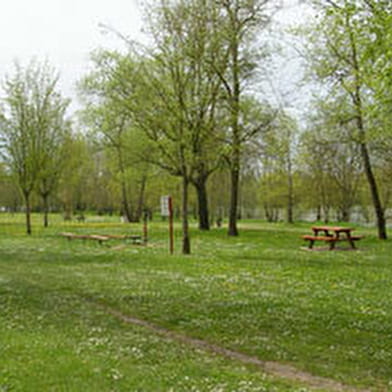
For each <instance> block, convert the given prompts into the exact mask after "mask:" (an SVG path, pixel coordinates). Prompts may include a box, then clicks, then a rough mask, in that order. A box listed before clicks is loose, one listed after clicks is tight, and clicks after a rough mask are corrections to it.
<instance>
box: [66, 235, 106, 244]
mask: <svg viewBox="0 0 392 392" xmlns="http://www.w3.org/2000/svg"><path fill="white" fill-rule="evenodd" d="M60 235H61V236H62V237H65V238H68V240H73V239H80V240H94V241H98V242H99V243H100V244H102V243H103V242H105V241H108V240H109V238H107V237H106V236H102V235H97V234H74V233H60Z"/></svg>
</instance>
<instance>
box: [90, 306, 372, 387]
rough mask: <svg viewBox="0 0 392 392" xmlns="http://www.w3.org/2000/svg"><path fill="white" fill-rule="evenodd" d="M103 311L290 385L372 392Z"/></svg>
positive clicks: (106, 308) (111, 309)
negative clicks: (282, 380) (253, 367)
mask: <svg viewBox="0 0 392 392" xmlns="http://www.w3.org/2000/svg"><path fill="white" fill-rule="evenodd" d="M96 305H98V306H99V307H100V308H101V309H103V310H104V311H105V312H107V313H109V314H111V315H112V316H114V317H116V318H117V319H119V320H121V321H123V322H125V323H128V324H132V325H138V326H141V327H144V328H146V329H148V330H150V331H152V332H155V333H158V334H159V335H162V336H164V337H166V338H168V339H172V340H175V341H177V342H181V343H185V344H187V345H190V346H193V347H196V348H199V349H203V350H205V351H209V352H212V353H215V354H218V355H222V356H224V357H226V358H230V359H233V360H237V361H240V362H242V363H244V364H251V365H255V366H257V367H259V368H261V370H263V371H264V372H266V373H268V374H270V375H272V376H276V377H279V378H283V379H286V380H289V381H295V382H300V383H303V384H304V385H306V386H308V387H310V388H313V389H316V390H317V389H321V390H324V391H331V392H332V391H336V392H350V391H351V392H366V391H367V392H369V391H370V390H368V389H366V390H365V389H356V388H353V387H350V386H347V385H344V384H341V383H339V382H337V381H334V380H331V379H328V378H323V377H318V376H314V375H312V374H310V373H306V372H303V371H301V370H298V369H296V368H295V367H293V366H290V365H285V364H281V363H279V362H272V361H262V360H261V359H259V358H257V357H254V356H250V355H246V354H243V353H241V352H238V351H233V350H229V349H226V348H224V347H221V346H218V345H216V344H213V343H209V342H207V341H205V340H201V339H195V338H192V337H189V336H186V335H184V334H181V333H179V332H174V331H171V330H169V329H167V328H163V327H161V326H158V325H156V324H153V323H150V322H148V321H145V320H141V319H138V318H135V317H131V316H128V315H125V314H123V313H121V312H120V311H118V310H116V309H113V308H110V307H108V306H106V305H102V304H97V303H96Z"/></svg>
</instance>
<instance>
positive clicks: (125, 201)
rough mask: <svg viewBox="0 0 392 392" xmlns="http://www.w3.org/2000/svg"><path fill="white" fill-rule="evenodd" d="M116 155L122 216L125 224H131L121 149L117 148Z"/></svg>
mask: <svg viewBox="0 0 392 392" xmlns="http://www.w3.org/2000/svg"><path fill="white" fill-rule="evenodd" d="M117 153H118V166H119V169H120V176H121V180H120V181H121V185H120V186H121V204H122V210H123V214H124V215H125V218H126V220H127V222H132V212H131V211H130V208H129V203H128V196H127V185H126V182H125V169H124V162H123V157H122V151H121V148H117Z"/></svg>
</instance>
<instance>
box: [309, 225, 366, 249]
mask: <svg viewBox="0 0 392 392" xmlns="http://www.w3.org/2000/svg"><path fill="white" fill-rule="evenodd" d="M353 230H354V229H353V228H351V227H340V226H313V227H312V231H313V235H310V234H305V235H303V236H302V238H303V239H304V240H305V241H309V249H313V245H314V243H315V242H316V241H324V242H326V243H328V244H329V250H333V249H335V244H336V243H337V242H339V241H347V242H349V244H350V246H351V248H352V249H356V248H355V241H359V240H360V239H362V238H363V236H360V235H352V234H351V232H352V231H353ZM320 232H321V233H322V234H323V235H319V233H320Z"/></svg>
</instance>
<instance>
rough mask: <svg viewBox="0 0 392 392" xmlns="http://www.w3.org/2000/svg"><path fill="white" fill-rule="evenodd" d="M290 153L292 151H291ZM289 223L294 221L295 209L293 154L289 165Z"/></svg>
mask: <svg viewBox="0 0 392 392" xmlns="http://www.w3.org/2000/svg"><path fill="white" fill-rule="evenodd" d="M289 154H290V153H289ZM287 169H288V170H287V191H288V197H287V223H294V218H293V215H294V214H293V209H294V191H293V173H292V163H291V156H289V160H288V167H287Z"/></svg>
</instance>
